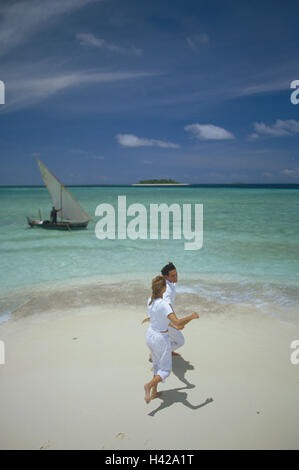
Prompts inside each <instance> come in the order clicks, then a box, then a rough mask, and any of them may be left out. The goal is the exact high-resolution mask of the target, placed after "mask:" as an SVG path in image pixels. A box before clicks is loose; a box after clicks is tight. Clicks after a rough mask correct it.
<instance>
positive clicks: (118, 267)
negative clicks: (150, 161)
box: [0, 185, 299, 326]
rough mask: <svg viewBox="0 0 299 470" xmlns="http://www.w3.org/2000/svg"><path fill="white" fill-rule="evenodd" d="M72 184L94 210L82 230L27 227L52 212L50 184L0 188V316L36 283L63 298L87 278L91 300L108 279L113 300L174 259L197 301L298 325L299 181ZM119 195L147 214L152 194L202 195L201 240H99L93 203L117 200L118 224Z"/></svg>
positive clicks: (181, 286) (36, 288) (160, 197)
mask: <svg viewBox="0 0 299 470" xmlns="http://www.w3.org/2000/svg"><path fill="white" fill-rule="evenodd" d="M69 189H70V191H71V193H72V194H73V196H74V197H75V198H76V199H77V200H78V201H79V202H80V203H81V205H82V206H83V207H84V208H85V209H86V210H87V211H88V212H89V214H90V215H91V216H92V217H93V219H94V220H93V221H92V222H90V223H89V225H88V228H87V230H81V231H71V232H68V231H66V232H64V231H52V230H43V229H38V228H34V229H30V228H29V227H28V226H27V222H26V216H37V213H38V210H39V209H40V211H41V213H42V216H43V218H49V213H50V210H51V200H50V197H49V194H48V191H47V189H46V188H44V187H2V188H0V203H1V204H0V253H1V273H0V321H1V320H2V321H7V320H9V319H10V318H11V315H12V314H13V312H15V311H16V310H17V309H18V308H20V307H22V306H24V305H26V304H27V303H28V302H29V303H30V302H32V298H33V297H34V298H37V296H38V295H39V292H41V291H43V292H47V291H48V293H49V292H52V293H53V292H54V293H53V295H55V289H56V290H57V289H60V290H61V289H62V288H65V293H66V294H65V297H66V298H67V299H66V300H67V301H68V302H69V301H70V298H71V297H74V291H73V293H71V292H72V289H71V286H74V288H75V286H78V285H80V286H81V289H83V287H82V286H85V291H84V289H83V290H82V291H80V292H82V298H84V304H85V305H86V303H88V302H89V301H90V302H92V301H95V299H94V298H93V293H92V292H93V291H94V289H91V288H90V287H91V286H92V285H94V286H97V285H98V283H99V282H101V283H109V285H110V286H112V285H114V287H115V292H118V293H117V294H113V293H112V296H113V297H115V298H116V299H117V301H119V300H120V298H121V297H120V296H121V295H122V294H123V293H124V292H125V291H128V285H131V286H132V285H133V284H134V283H136V282H137V283H140V285H142V286H148V289H150V279H151V278H152V277H154V276H155V275H156V274H158V273H159V271H160V269H161V267H162V266H163V265H164V264H167V262H168V261H172V262H173V263H174V264H175V265H176V267H177V270H178V273H179V283H178V292H179V293H181V294H188V293H190V294H191V293H192V294H193V295H195V296H198V299H199V304H200V303H201V302H202V301H208V302H210V303H211V308H213V302H216V303H217V305H218V306H219V305H220V306H221V305H225V304H226V305H227V304H242V305H249V306H250V305H251V306H254V307H257V308H258V309H260V311H261V312H262V313H267V314H271V315H274V316H277V317H278V318H279V319H281V320H282V321H287V322H291V323H293V324H296V325H298V326H299V288H298V287H299V186H298V187H297V186H296V187H288V186H282V187H280V186H279V185H277V186H275V187H263V186H247V185H242V186H240V187H239V186H236V185H232V186H225V187H221V186H189V187H167V188H165V187H154V188H153V187H141V188H140V187H128V186H119V187H117V186H112V187H104V186H103V187H71V188H69ZM118 196H126V199H127V207H128V206H129V205H131V204H133V203H139V204H142V205H143V206H145V208H146V210H147V211H148V217H149V213H150V206H149V205H150V204H161V203H165V204H167V205H171V204H174V203H176V204H180V205H181V206H182V205H183V204H192V205H194V204H203V246H202V248H201V249H200V250H196V251H187V250H185V249H184V243H185V242H186V241H187V240H184V238H182V239H180V240H173V239H172V234H171V233H170V239H169V240H161V239H160V237H159V239H158V240H151V239H150V238H148V239H145V240H142V239H137V240H131V239H125V240H119V239H118V238H117V233H116V238H115V239H114V240H109V239H106V240H99V239H98V238H97V237H96V235H95V226H96V223H97V222H98V221H99V219H100V218H99V217H97V216H95V210H96V207H97V206H98V205H99V204H102V203H108V204H111V205H113V207H114V208H115V212H116V226H117V215H118V213H117V201H118V199H117V198H118ZM131 219H132V217H128V218H127V220H128V221H129V220H131ZM148 220H149V219H148ZM149 225H150V223H148V228H149ZM170 226H171V224H170ZM88 286H89V289H87V287H88ZM117 286H118V287H117ZM124 286H126V287H124ZM76 288H77V287H76ZM117 288H119V289H120V290H119V291H117ZM121 289H123V291H122V290H121ZM141 291H142V292H144V291H143V289H141ZM111 292H112V291H111ZM62 297H63V296H62ZM48 301H49V298H48ZM78 302H79V303H80V299H78V298H77V303H78ZM82 302H83V300H82ZM66 303H67V302H66ZM215 305H216V304H215Z"/></svg>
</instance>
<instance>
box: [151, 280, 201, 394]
mask: <svg viewBox="0 0 299 470" xmlns="http://www.w3.org/2000/svg"><path fill="white" fill-rule="evenodd" d="M165 291H166V281H165V279H164V277H163V276H157V277H155V278H154V279H153V280H152V296H151V297H150V298H149V299H148V304H147V306H148V316H149V320H150V327H149V329H148V330H147V333H146V344H147V345H148V347H149V349H150V351H151V353H152V360H153V367H154V378H153V379H152V380H151V381H150V382H148V383H147V384H145V385H144V391H145V401H146V403H149V402H150V401H151V400H152V399H153V398H155V397H156V396H157V386H158V383H159V382H164V380H165V379H166V378H167V377H168V376H169V374H170V372H171V369H172V357H171V343H170V338H169V335H168V325H169V323H170V321H171V323H173V324H174V325H175V326H176V327H178V328H183V327H184V326H185V325H186V324H187V323H189V322H190V321H191V320H193V319H195V318H199V316H198V313H192V314H191V315H188V316H187V317H185V318H182V319H180V320H179V319H178V318H177V316H176V315H175V313H174V312H173V310H172V308H171V307H170V305H169V303H168V302H166V301H165V300H163V294H164V292H165Z"/></svg>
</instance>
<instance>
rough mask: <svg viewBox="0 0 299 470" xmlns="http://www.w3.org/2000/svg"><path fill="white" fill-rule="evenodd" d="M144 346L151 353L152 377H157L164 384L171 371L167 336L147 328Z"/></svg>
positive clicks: (169, 345) (169, 346) (169, 347)
mask: <svg viewBox="0 0 299 470" xmlns="http://www.w3.org/2000/svg"><path fill="white" fill-rule="evenodd" d="M146 344H147V346H148V347H149V349H150V351H151V353H152V361H153V368H154V375H159V376H160V377H161V379H162V382H164V380H165V379H166V378H167V377H168V376H169V374H170V372H171V369H172V357H171V344H170V339H169V334H168V333H159V332H158V331H155V330H153V329H152V328H151V327H149V329H148V330H147V333H146Z"/></svg>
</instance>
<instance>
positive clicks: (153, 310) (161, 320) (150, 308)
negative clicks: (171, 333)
mask: <svg viewBox="0 0 299 470" xmlns="http://www.w3.org/2000/svg"><path fill="white" fill-rule="evenodd" d="M150 301H151V297H149V299H148V301H147V313H148V316H149V318H150V324H151V327H152V328H153V329H154V330H155V331H165V330H168V325H169V323H170V320H169V318H168V315H169V314H170V313H173V310H172V308H171V307H170V305H169V303H168V302H166V301H165V300H163V299H162V298H159V299H155V300H153V301H152V303H151V305H149V303H150Z"/></svg>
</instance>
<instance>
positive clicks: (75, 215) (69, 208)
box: [36, 158, 92, 222]
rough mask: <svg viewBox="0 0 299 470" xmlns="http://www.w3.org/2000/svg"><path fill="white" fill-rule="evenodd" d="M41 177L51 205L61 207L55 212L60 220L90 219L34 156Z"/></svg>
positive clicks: (77, 220)
mask: <svg viewBox="0 0 299 470" xmlns="http://www.w3.org/2000/svg"><path fill="white" fill-rule="evenodd" d="M36 160H37V163H38V166H39V169H40V172H41V175H42V178H43V180H44V183H45V185H46V186H47V188H48V191H49V193H50V196H51V199H52V203H53V206H55V208H56V209H62V210H61V211H60V212H58V213H57V215H58V217H59V218H60V219H61V220H67V221H74V222H75V221H76V222H86V221H88V220H92V218H91V217H90V216H89V214H88V213H87V212H86V211H85V210H84V209H83V207H82V206H80V204H79V202H78V201H76V199H74V198H73V196H72V195H71V193H70V192H69V191H68V190H67V189H66V187H65V186H64V185H63V184H62V183H61V182H60V181H59V180H58V179H57V178H56V176H55V175H53V173H52V172H51V171H50V170H48V168H47V167H46V166H45V165H44V164H43V163H42V162H41V161H40V160H39V159H38V158H36Z"/></svg>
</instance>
